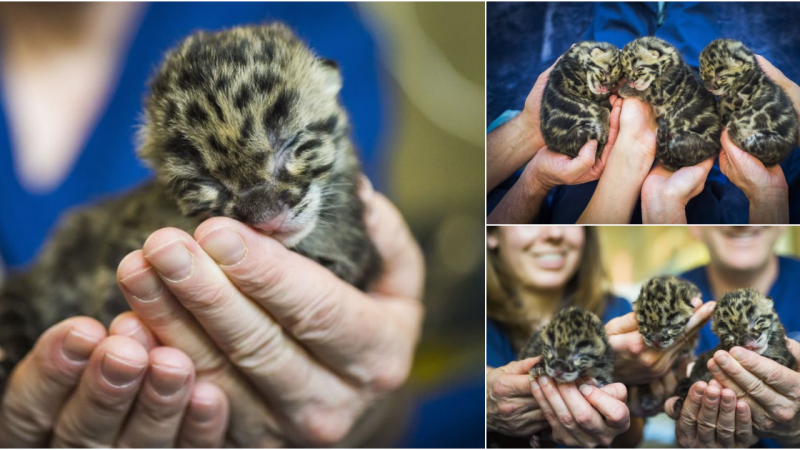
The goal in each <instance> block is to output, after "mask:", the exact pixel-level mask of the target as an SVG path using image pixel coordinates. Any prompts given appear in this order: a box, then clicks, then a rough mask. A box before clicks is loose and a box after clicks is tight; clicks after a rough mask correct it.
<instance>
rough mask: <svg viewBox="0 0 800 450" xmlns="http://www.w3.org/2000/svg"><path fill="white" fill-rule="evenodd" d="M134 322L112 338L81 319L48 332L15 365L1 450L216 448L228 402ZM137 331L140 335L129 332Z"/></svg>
mask: <svg viewBox="0 0 800 450" xmlns="http://www.w3.org/2000/svg"><path fill="white" fill-rule="evenodd" d="M132 320H133V321H135V319H134V318H131V317H130V316H128V317H122V316H121V317H120V318H118V319H117V320H116V321H115V322H114V323H112V326H111V334H112V335H111V336H107V335H106V330H105V328H104V327H103V326H102V325H101V324H100V323H98V322H97V321H95V320H93V319H90V318H87V317H74V318H71V319H67V320H65V321H63V322H60V323H58V324H56V325H54V326H52V327H51V328H49V329H48V330H47V331H46V332H45V333H43V334H42V336H41V337H40V338H39V340H38V341H37V342H36V345H35V346H34V348H33V349H32V350H31V351H30V352H29V353H28V355H27V356H26V357H25V358H24V359H23V360H22V361H21V362H20V363H19V365H18V366H17V367H16V368H15V369H14V371H13V372H12V373H11V376H10V378H9V381H8V384H7V386H6V391H5V395H4V396H3V399H2V402H0V446H3V447H49V446H56V447H64V446H74V447H99V446H104V447H107V446H119V447H171V446H173V445H178V446H183V447H211V446H219V445H221V443H222V438H223V437H224V434H225V427H226V426H227V421H228V417H227V415H228V403H227V399H226V398H225V396H224V394H223V393H222V392H221V391H220V390H219V388H217V387H216V386H214V385H213V384H208V383H202V384H195V382H194V367H193V366H192V362H191V360H189V358H188V357H187V356H186V355H184V354H183V353H182V352H180V351H178V350H176V349H173V348H167V347H154V346H151V347H149V348H146V347H145V346H143V345H142V344H141V343H140V342H139V341H143V342H149V343H154V342H155V341H154V340H153V339H152V338H151V337H148V336H147V333H146V332H145V331H144V330H143V329H141V327H138V328H137V327H135V326H134V327H133V328H132V327H131V322H132ZM128 333H130V334H131V335H132V336H133V338H131V337H126V336H122V335H121V334H128Z"/></svg>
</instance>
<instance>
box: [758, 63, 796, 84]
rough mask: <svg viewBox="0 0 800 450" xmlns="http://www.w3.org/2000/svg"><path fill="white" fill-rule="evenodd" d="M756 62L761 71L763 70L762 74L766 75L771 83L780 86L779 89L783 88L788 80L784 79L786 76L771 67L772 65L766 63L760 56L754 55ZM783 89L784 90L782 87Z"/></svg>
mask: <svg viewBox="0 0 800 450" xmlns="http://www.w3.org/2000/svg"><path fill="white" fill-rule="evenodd" d="M756 61H758V65H759V67H761V70H763V71H764V73H766V74H767V75H768V76H769V77H770V78H771V79H772V81H774V82H775V83H777V84H779V85H781V87H784V84H785V83H786V80H788V78H786V75H784V74H783V72H782V71H781V70H780V69H778V68H777V67H775V66H773V65H772V63H770V62H769V61H767V59H766V58H764V57H763V56H761V55H756ZM784 89H786V88H785V87H784Z"/></svg>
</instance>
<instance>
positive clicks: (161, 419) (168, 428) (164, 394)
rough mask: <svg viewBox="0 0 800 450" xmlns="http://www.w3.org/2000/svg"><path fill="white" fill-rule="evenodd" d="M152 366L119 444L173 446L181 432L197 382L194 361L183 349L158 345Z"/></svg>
mask: <svg viewBox="0 0 800 450" xmlns="http://www.w3.org/2000/svg"><path fill="white" fill-rule="evenodd" d="M149 357H150V370H149V371H148V373H147V376H146V377H145V380H144V383H143V384H142V388H141V390H140V391H139V396H138V397H137V401H136V405H135V406H134V408H133V411H132V412H131V415H130V417H129V418H128V421H127V423H126V424H125V429H124V430H123V432H122V434H121V435H120V437H119V439H118V442H117V446H119V447H128V448H130V447H133V448H164V447H171V446H172V445H173V444H174V443H175V439H176V438H177V436H178V431H179V427H180V424H181V421H182V420H183V413H184V411H185V410H186V406H187V404H188V403H189V397H190V395H191V392H192V385H193V383H194V366H193V365H192V361H191V360H190V359H189V357H188V356H186V355H185V354H184V353H183V352H181V351H180V350H176V349H174V348H170V347H157V348H154V349H153V350H151V351H150V352H149Z"/></svg>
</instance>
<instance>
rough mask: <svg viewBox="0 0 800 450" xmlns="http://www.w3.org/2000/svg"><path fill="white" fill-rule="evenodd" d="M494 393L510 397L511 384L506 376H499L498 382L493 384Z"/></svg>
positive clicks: (502, 396) (498, 395) (501, 396)
mask: <svg viewBox="0 0 800 450" xmlns="http://www.w3.org/2000/svg"><path fill="white" fill-rule="evenodd" d="M492 390H493V391H494V395H495V396H496V397H500V398H506V397H510V396H511V393H512V389H511V385H509V383H508V380H507V379H506V377H499V378H498V379H497V381H496V382H494V383H493V384H492Z"/></svg>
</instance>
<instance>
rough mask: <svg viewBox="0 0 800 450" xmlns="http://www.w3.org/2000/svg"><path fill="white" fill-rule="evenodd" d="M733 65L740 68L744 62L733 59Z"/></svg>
mask: <svg viewBox="0 0 800 450" xmlns="http://www.w3.org/2000/svg"><path fill="white" fill-rule="evenodd" d="M733 65H734V66H737V67H742V65H744V61H742V60H741V59H736V58H734V59H733Z"/></svg>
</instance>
